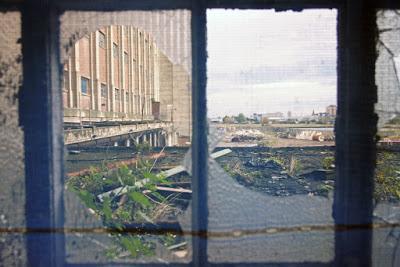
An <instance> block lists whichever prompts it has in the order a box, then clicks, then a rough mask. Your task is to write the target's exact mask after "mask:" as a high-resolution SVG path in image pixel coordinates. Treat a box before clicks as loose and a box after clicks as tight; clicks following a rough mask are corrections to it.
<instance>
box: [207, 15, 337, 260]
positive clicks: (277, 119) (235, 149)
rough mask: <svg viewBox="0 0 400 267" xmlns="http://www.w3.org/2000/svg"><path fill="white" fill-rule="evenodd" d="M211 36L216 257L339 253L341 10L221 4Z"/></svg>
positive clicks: (211, 194) (211, 244) (211, 196)
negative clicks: (337, 138) (336, 156)
mask: <svg viewBox="0 0 400 267" xmlns="http://www.w3.org/2000/svg"><path fill="white" fill-rule="evenodd" d="M226 25H229V27H226ZM207 34H208V36H207V41H208V43H207V45H208V48H207V50H208V51H207V52H208V62H207V71H208V73H207V77H208V83H207V102H208V117H209V118H210V132H211V134H210V136H209V140H210V141H209V142H210V144H211V145H210V146H211V148H210V150H211V151H213V153H212V154H211V155H212V156H213V157H217V158H216V159H215V161H214V160H210V165H209V166H210V167H209V182H208V186H209V191H208V207H209V214H210V215H209V220H208V223H209V235H210V238H209V239H208V257H209V260H210V261H211V262H218V263H221V262H246V263H252V262H254V263H255V262H280V263H282V262H285V263H287V262H330V261H332V260H333V258H334V229H333V218H332V202H333V188H334V174H335V160H334V150H335V141H334V140H335V136H334V131H333V126H334V121H335V116H336V102H337V101H336V47H337V41H336V11H335V10H305V11H302V12H274V11H271V10H246V11H239V10H218V9H213V10H208V11H207Z"/></svg>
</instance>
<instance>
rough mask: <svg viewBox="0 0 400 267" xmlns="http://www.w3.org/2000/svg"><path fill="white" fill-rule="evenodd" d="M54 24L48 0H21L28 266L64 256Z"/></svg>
mask: <svg viewBox="0 0 400 267" xmlns="http://www.w3.org/2000/svg"><path fill="white" fill-rule="evenodd" d="M38 18H40V19H38ZM58 29H59V28H58V14H57V13H56V12H55V10H54V9H52V8H51V6H50V4H49V3H48V2H46V1H26V2H25V4H24V6H23V8H22V53H23V87H22V90H21V91H20V95H19V101H20V124H21V126H22V127H23V129H24V142H25V144H24V147H25V177H26V178H25V181H26V182H25V184H26V205H25V206H26V226H27V238H26V240H27V254H28V255H27V258H28V264H29V265H31V266H61V265H62V264H63V262H64V239H63V234H62V233H63V231H62V229H63V216H64V211H63V182H62V181H63V176H62V168H63V167H62V166H63V148H62V147H63V138H62V136H63V135H62V134H63V132H62V102H61V101H62V98H61V90H60V81H61V79H60V74H61V73H60V72H59V65H58V63H59V57H58V55H59V53H58V52H59V51H58V50H59V47H58Z"/></svg>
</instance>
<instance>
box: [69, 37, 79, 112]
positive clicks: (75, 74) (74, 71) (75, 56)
mask: <svg viewBox="0 0 400 267" xmlns="http://www.w3.org/2000/svg"><path fill="white" fill-rule="evenodd" d="M71 65H72V68H71V76H72V77H71V85H70V86H71V90H72V99H73V101H72V103H73V105H72V106H73V107H74V108H78V109H79V108H80V102H81V75H80V67H79V42H76V43H75V45H74V48H73V49H72V64H71Z"/></svg>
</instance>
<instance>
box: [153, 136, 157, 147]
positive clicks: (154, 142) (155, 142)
mask: <svg viewBox="0 0 400 267" xmlns="http://www.w3.org/2000/svg"><path fill="white" fill-rule="evenodd" d="M153 146H154V147H158V133H153Z"/></svg>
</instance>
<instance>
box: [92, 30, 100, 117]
mask: <svg viewBox="0 0 400 267" xmlns="http://www.w3.org/2000/svg"><path fill="white" fill-rule="evenodd" d="M90 40H91V46H90V47H91V49H92V51H91V55H92V56H91V58H92V59H93V62H92V65H91V68H92V71H93V72H92V81H93V86H92V88H93V92H94V94H92V95H93V96H92V101H93V107H92V108H93V109H95V110H98V111H101V83H100V69H99V64H100V61H99V47H98V45H99V32H98V31H95V32H94V33H92V34H91V35H90Z"/></svg>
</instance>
